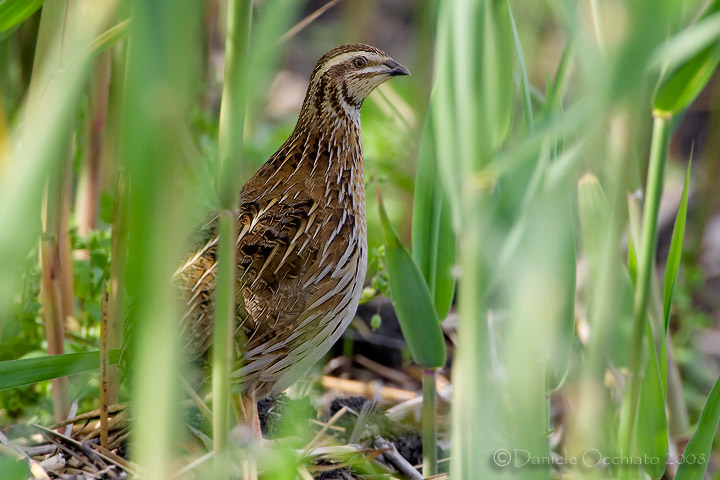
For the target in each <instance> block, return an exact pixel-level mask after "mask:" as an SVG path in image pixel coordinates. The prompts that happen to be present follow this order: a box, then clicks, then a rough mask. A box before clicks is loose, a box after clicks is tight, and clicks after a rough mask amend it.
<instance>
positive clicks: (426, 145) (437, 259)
mask: <svg viewBox="0 0 720 480" xmlns="http://www.w3.org/2000/svg"><path fill="white" fill-rule="evenodd" d="M432 123H433V115H432V112H430V113H429V114H428V116H427V121H426V124H425V128H424V129H423V134H422V140H421V142H420V153H419V157H418V167H417V176H416V179H415V198H414V202H413V216H412V255H413V259H414V260H415V263H416V264H417V266H418V267H419V268H420V271H421V272H422V274H423V277H424V278H425V281H426V282H427V285H428V288H429V290H430V294H431V296H432V299H433V304H434V305H435V310H436V312H437V314H438V318H439V319H440V320H441V321H442V320H443V319H444V318H445V317H447V314H448V312H450V307H451V306H452V300H453V296H454V294H455V278H454V276H453V274H452V268H453V265H454V264H455V244H456V239H455V232H454V230H453V227H452V218H451V212H450V205H449V202H448V200H447V198H446V197H445V194H444V192H443V188H442V185H441V180H440V177H439V172H438V165H437V157H436V145H435V139H434V131H435V130H434V127H433V125H432Z"/></svg>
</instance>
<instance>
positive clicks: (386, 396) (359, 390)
mask: <svg viewBox="0 0 720 480" xmlns="http://www.w3.org/2000/svg"><path fill="white" fill-rule="evenodd" d="M322 385H323V387H325V388H327V389H328V390H336V391H339V392H343V393H347V394H350V395H362V396H365V397H369V398H374V397H375V395H376V394H379V396H380V398H382V399H383V400H388V401H392V402H399V401H405V400H410V399H412V398H415V395H416V394H415V392H412V391H410V390H403V389H400V388H394V387H383V386H380V385H373V384H372V383H370V384H368V383H364V382H360V381H357V380H346V379H343V378H337V377H330V376H328V375H323V377H322Z"/></svg>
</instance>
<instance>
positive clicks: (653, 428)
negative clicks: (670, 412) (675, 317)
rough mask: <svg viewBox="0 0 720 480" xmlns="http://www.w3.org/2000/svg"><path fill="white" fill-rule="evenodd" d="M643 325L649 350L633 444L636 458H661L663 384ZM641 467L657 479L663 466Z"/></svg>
mask: <svg viewBox="0 0 720 480" xmlns="http://www.w3.org/2000/svg"><path fill="white" fill-rule="evenodd" d="M646 325H647V327H646V332H647V333H646V337H647V339H648V342H647V343H648V350H649V351H648V355H647V358H646V361H645V369H644V375H643V378H642V387H641V391H640V408H639V410H638V425H637V431H636V434H637V439H636V441H637V446H638V455H640V456H643V455H647V457H645V458H658V459H665V458H666V457H667V454H668V422H667V415H666V414H665V385H664V382H663V379H662V376H661V372H660V366H659V362H660V361H662V360H663V359H662V358H659V357H658V352H657V349H656V348H655V342H654V340H653V335H652V329H651V327H650V323H649V322H647V323H646ZM643 468H644V469H645V472H646V473H647V474H648V475H650V477H652V478H660V477H662V476H663V474H664V473H665V468H666V464H665V462H664V461H660V462H657V463H653V462H645V463H643Z"/></svg>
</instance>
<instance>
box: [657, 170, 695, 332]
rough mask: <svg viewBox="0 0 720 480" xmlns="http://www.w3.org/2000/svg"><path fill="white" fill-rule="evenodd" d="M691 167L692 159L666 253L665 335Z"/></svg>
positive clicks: (678, 255)
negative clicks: (668, 249)
mask: <svg viewBox="0 0 720 480" xmlns="http://www.w3.org/2000/svg"><path fill="white" fill-rule="evenodd" d="M691 165H692V158H691V159H690V161H689V162H688V166H687V172H686V173H685V185H684V186H683V193H682V197H681V199H680V206H679V207H678V213H677V217H675V226H674V227H673V233H672V240H671V241H670V251H669V253H668V259H667V265H666V267H665V283H664V285H663V326H664V328H665V332H666V333H667V329H668V324H669V323H670V308H671V307H672V300H673V292H674V290H675V282H676V280H677V274H678V270H679V269H680V259H681V256H682V247H683V238H684V237H685V222H686V220H687V204H688V189H689V186H690V166H691Z"/></svg>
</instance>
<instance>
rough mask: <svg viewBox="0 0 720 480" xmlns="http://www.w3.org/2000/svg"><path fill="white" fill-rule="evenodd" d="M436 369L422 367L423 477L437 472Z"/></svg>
mask: <svg viewBox="0 0 720 480" xmlns="http://www.w3.org/2000/svg"><path fill="white" fill-rule="evenodd" d="M436 378H437V370H434V369H430V368H424V369H423V376H422V390H423V406H422V451H423V477H425V478H428V477H432V476H433V475H437V473H438V463H437V462H438V459H437V392H436V383H437V382H436Z"/></svg>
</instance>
